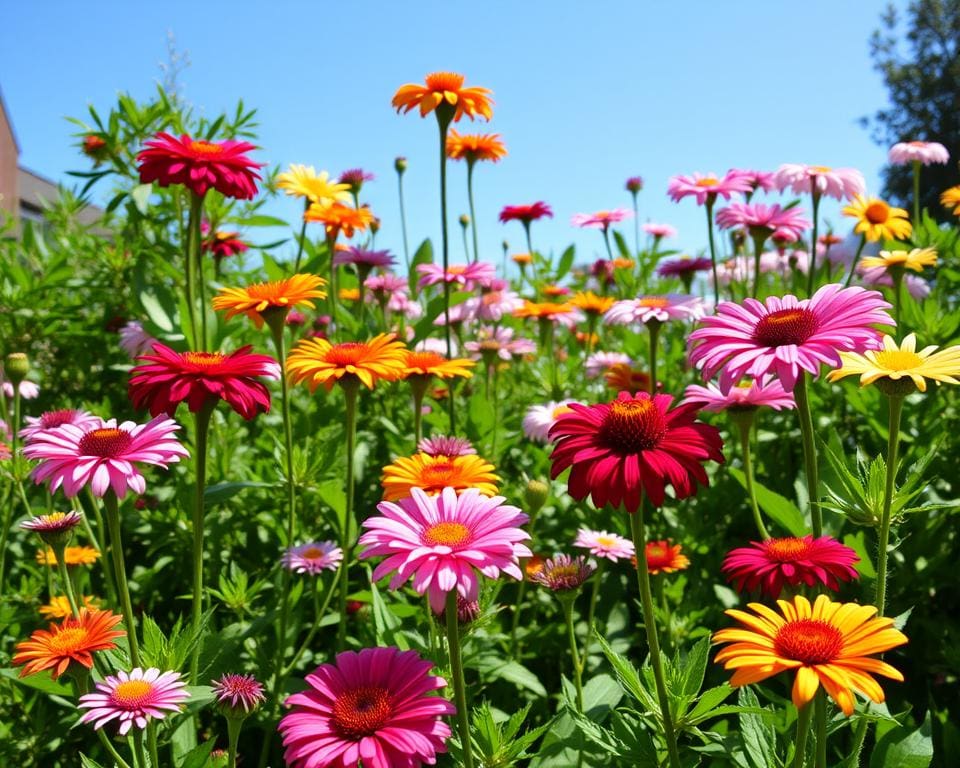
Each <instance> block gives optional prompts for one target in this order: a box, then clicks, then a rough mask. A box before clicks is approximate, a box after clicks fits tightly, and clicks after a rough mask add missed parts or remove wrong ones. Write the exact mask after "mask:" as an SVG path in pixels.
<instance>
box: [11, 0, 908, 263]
mask: <svg viewBox="0 0 960 768" xmlns="http://www.w3.org/2000/svg"><path fill="white" fill-rule="evenodd" d="M897 4H898V5H902V4H903V3H902V2H899V3H897ZM884 5H885V3H884V2H880V0H858V2H840V3H838V2H835V0H809V1H808V2H806V3H780V2H769V0H737V2H723V3H717V2H712V1H711V2H708V1H706V0H701V1H697V2H693V1H688V2H681V1H680V0H678V1H677V2H671V3H653V2H637V1H636V0H632V1H626V0H623V1H620V2H596V3H589V4H588V3H579V2H572V1H569V0H568V1H563V2H560V1H556V2H540V1H532V2H523V3H520V2H509V3H508V2H502V1H501V0H496V1H495V2H483V3H481V2H473V3H452V2H440V1H439V0H432V1H431V2H416V3H414V2H386V1H381V2H368V3H329V2H324V3H320V2H310V3H306V2H272V3H253V2H249V1H247V2H232V3H226V2H207V3H195V2H190V3H187V2H180V1H179V0H177V1H170V2H163V3H135V4H134V3H121V2H100V3H94V4H89V3H83V4H73V3H69V4H68V3H63V4H59V3H15V4H12V5H11V7H9V8H7V12H6V14H5V18H4V23H3V25H2V27H0V89H2V91H3V95H4V98H5V101H6V103H7V108H8V110H9V112H10V116H11V119H12V120H13V123H14V126H15V130H16V133H17V135H18V138H19V140H20V144H21V149H22V156H21V163H22V164H23V165H25V166H27V167H29V168H31V169H33V170H36V171H38V172H40V173H42V174H44V175H47V176H49V177H51V178H53V179H58V180H59V179H64V180H66V179H67V178H68V177H66V176H65V172H66V171H68V170H77V169H82V168H84V167H85V163H84V158H82V157H81V156H80V155H79V154H78V152H77V150H76V148H75V147H73V146H71V144H72V142H73V141H74V140H73V139H71V138H70V134H71V133H72V132H73V126H71V125H69V124H68V123H66V121H65V120H64V119H63V118H64V116H66V115H75V116H83V115H84V113H85V111H86V104H87V103H93V104H94V105H95V106H97V107H98V108H99V109H100V110H102V111H106V110H107V109H108V108H109V106H110V105H111V104H112V103H113V101H114V99H115V96H116V94H117V93H118V92H119V91H129V92H130V93H132V94H133V95H135V96H138V97H146V96H148V95H149V94H150V92H151V90H152V88H153V87H154V85H153V84H154V82H155V81H156V80H157V79H158V78H159V76H160V73H159V68H158V65H159V63H160V62H162V61H164V60H165V59H166V35H167V32H168V31H171V32H172V33H173V34H174V35H175V38H176V45H177V48H178V49H179V50H181V51H185V52H187V53H188V54H189V58H190V61H191V65H190V67H189V68H188V69H186V71H185V72H184V73H183V75H182V82H183V86H184V90H183V92H184V96H185V98H186V99H187V100H188V101H189V102H191V103H192V104H193V105H194V106H195V107H196V108H197V109H199V110H201V111H202V112H203V113H205V114H216V113H218V112H219V111H220V110H221V109H224V108H227V109H230V108H232V107H233V105H235V103H236V100H237V99H238V98H241V97H242V98H243V99H244V100H245V102H246V103H247V104H249V105H250V106H255V107H257V108H258V110H259V121H260V146H261V147H262V150H260V151H259V152H257V153H256V156H257V158H258V159H259V160H261V161H265V162H268V163H271V164H281V165H286V164H288V163H290V162H300V163H306V164H312V165H314V166H316V167H317V168H324V169H329V170H330V171H332V172H334V173H337V172H339V171H341V170H343V169H345V168H350V167H356V166H360V167H363V168H364V169H366V170H368V171H371V172H373V173H375V174H376V176H377V179H376V181H375V182H373V183H371V184H369V185H368V186H367V187H366V188H365V195H364V197H365V199H366V200H368V201H369V202H370V203H371V204H372V206H373V209H374V211H375V212H376V213H377V214H378V215H379V216H380V217H381V218H382V220H383V229H382V231H381V235H380V236H379V237H378V241H377V242H378V246H379V247H390V248H391V249H393V250H394V251H395V252H396V253H397V254H398V255H399V254H401V253H402V244H401V239H400V226H399V218H398V216H399V214H398V205H397V195H396V176H395V174H394V171H393V159H394V157H396V156H397V155H405V156H406V157H407V158H408V159H409V164H410V167H409V171H408V172H407V175H406V177H405V185H406V194H407V210H408V225H409V227H410V232H411V241H412V245H414V244H415V243H416V242H419V240H420V239H422V237H424V236H432V237H434V239H435V240H436V239H437V238H438V236H439V202H438V195H437V191H436V184H437V159H436V152H437V150H436V141H437V137H436V123H435V120H433V119H432V118H431V119H429V120H421V119H420V118H419V117H418V116H417V115H416V114H411V115H407V116H398V115H396V114H395V113H394V111H393V110H392V109H391V107H390V98H391V96H392V94H393V92H394V91H395V89H396V88H397V87H398V86H399V85H401V84H402V83H405V82H411V81H414V82H422V80H423V76H424V75H425V74H426V73H427V72H430V71H434V70H439V69H448V70H453V71H459V72H462V73H464V74H466V76H467V80H468V84H475V85H483V86H486V87H489V88H491V89H492V90H493V92H494V99H495V101H496V104H495V107H494V119H493V120H492V121H491V123H489V125H488V124H484V123H482V122H478V123H475V124H470V123H469V122H468V121H465V122H464V123H462V124H461V125H460V126H459V127H460V128H461V130H464V131H471V132H472V131H474V130H480V131H484V132H487V131H495V132H498V133H500V134H502V136H503V139H504V141H505V142H506V144H507V148H508V150H509V153H510V154H509V156H508V157H507V158H505V159H504V160H503V161H502V162H501V163H500V164H499V165H497V166H492V165H481V166H478V168H477V171H476V174H475V183H476V195H477V207H478V219H479V221H480V229H479V234H480V244H481V253H482V254H483V256H484V257H485V258H486V259H488V260H494V261H499V258H500V253H501V251H500V242H501V241H502V240H503V239H504V238H505V237H506V239H508V240H509V241H510V243H511V246H512V247H511V251H512V252H516V251H520V250H525V249H524V248H523V247H522V230H521V228H520V226H519V225H517V224H512V225H509V226H502V225H500V224H499V223H498V222H497V219H496V216H497V213H498V212H499V210H500V208H501V206H503V205H504V204H512V203H527V202H533V201H535V200H541V199H542V200H545V201H547V202H548V203H550V204H551V205H552V206H553V209H554V212H555V213H556V218H555V219H554V220H552V221H549V222H547V223H546V224H541V225H537V227H536V230H535V235H534V237H535V244H536V245H537V246H538V248H540V249H541V250H549V249H550V248H554V249H556V250H557V251H558V252H559V250H561V249H562V248H563V247H565V245H566V244H568V243H569V242H571V241H573V242H576V243H577V245H578V256H579V260H586V259H587V258H588V257H591V256H593V255H594V254H595V255H597V256H599V255H600V253H601V250H602V241H601V239H600V236H599V235H598V234H597V232H596V231H592V230H589V231H585V232H582V231H578V230H575V229H573V228H572V227H571V226H570V224H569V219H570V216H571V215H572V214H574V213H576V212H579V211H593V210H597V209H601V208H611V207H615V206H624V207H629V205H630V198H629V196H628V194H627V193H626V192H625V191H624V189H623V184H624V181H625V179H626V178H627V177H628V176H632V175H641V176H643V178H644V180H645V183H646V188H645V190H644V191H643V193H642V196H641V216H640V218H641V221H646V220H654V221H661V222H668V223H671V224H673V225H674V226H676V227H677V228H678V229H679V231H680V236H679V238H678V239H677V240H676V241H674V245H675V246H676V247H678V248H681V249H683V250H688V251H694V250H698V249H701V248H703V247H704V246H705V242H706V237H705V225H704V221H703V212H702V210H701V209H698V208H697V207H696V206H695V205H694V203H693V202H692V201H691V200H686V201H684V202H682V203H680V204H674V203H671V202H670V201H669V200H668V198H667V197H666V185H667V180H668V178H669V177H670V176H671V175H673V174H676V173H688V172H692V171H696V170H701V171H707V170H714V171H717V172H723V171H725V170H726V169H727V168H728V167H731V166H738V167H755V168H758V169H774V168H776V166H777V165H779V164H780V163H782V162H806V163H811V164H818V165H820V164H822V165H830V166H854V167H857V168H860V169H861V170H862V171H863V173H864V175H865V176H866V179H867V184H868V188H869V189H870V190H871V191H877V190H878V188H879V178H878V172H879V169H880V167H881V166H882V165H883V162H884V158H885V149H884V148H881V147H877V146H875V145H874V144H873V143H872V142H871V141H870V139H869V137H868V135H867V132H866V131H865V130H863V129H862V128H860V127H859V125H858V124H857V119H858V118H859V117H860V116H863V115H867V114H872V113H873V112H874V111H875V110H876V109H877V108H878V107H879V106H881V105H883V104H884V103H885V100H886V96H885V91H884V89H883V87H882V84H881V82H880V78H879V76H878V74H877V73H875V72H874V71H873V70H872V68H871V62H870V59H869V55H868V44H867V41H868V38H869V35H870V32H871V31H872V30H873V29H874V28H875V27H876V26H877V23H878V17H879V15H880V12H881V10H882V8H883V6H884ZM905 138H909V137H905ZM451 170H452V172H451V174H450V188H451V197H450V201H451V203H450V212H451V216H450V223H451V229H452V232H453V234H454V235H455V236H456V237H457V239H456V240H455V241H454V248H453V250H452V254H453V255H454V256H455V257H457V260H459V257H460V256H461V254H462V249H461V247H460V241H459V227H458V225H457V223H456V216H457V215H459V214H460V213H461V212H465V211H466V210H467V207H466V194H465V172H464V168H463V167H462V166H460V165H454V167H453V168H452V169H451ZM70 183H72V182H70ZM298 210H299V206H298V205H297V204H296V203H294V202H293V201H292V200H283V201H280V202H279V203H277V204H276V206H275V207H274V208H273V209H272V210H271V212H273V213H277V214H278V215H281V216H285V217H287V218H289V219H294V218H295V217H296V215H297V213H298ZM836 210H837V209H836V207H835V206H831V205H825V206H824V213H825V215H826V217H827V218H828V219H831V220H833V221H834V222H836V221H837V220H838V217H837V215H836ZM841 227H842V228H843V231H844V232H845V231H846V224H843V223H841ZM632 231H633V230H632V225H629V224H628V225H626V229H625V234H627V235H628V236H629V239H630V241H631V242H632ZM250 234H252V235H253V239H254V240H256V239H258V238H259V239H261V240H262V241H264V242H265V241H268V240H272V239H275V234H276V233H273V232H270V233H267V232H264V231H262V230H261V231H258V232H253V233H250Z"/></svg>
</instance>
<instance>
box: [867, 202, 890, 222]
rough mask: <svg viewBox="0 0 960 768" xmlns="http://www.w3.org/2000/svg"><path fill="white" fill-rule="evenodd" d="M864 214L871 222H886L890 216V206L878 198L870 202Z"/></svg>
mask: <svg viewBox="0 0 960 768" xmlns="http://www.w3.org/2000/svg"><path fill="white" fill-rule="evenodd" d="M863 215H864V217H865V218H866V220H867V221H869V222H870V223H871V224H884V223H886V221H887V220H888V219H889V218H890V206H889V205H887V204H886V203H884V202H883V201H881V200H878V201H876V202H875V203H870V205H868V206H867V207H866V208H865V209H864V211H863Z"/></svg>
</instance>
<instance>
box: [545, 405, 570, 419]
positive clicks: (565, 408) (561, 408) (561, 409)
mask: <svg viewBox="0 0 960 768" xmlns="http://www.w3.org/2000/svg"><path fill="white" fill-rule="evenodd" d="M572 411H573V408H571V407H570V406H569V405H558V406H557V407H556V408H554V409H553V413H551V414H550V415H551V417H552V418H553V419H554V420H556V419H557V418H559V417H560V416H562V415H563V414H565V413H571V412H572Z"/></svg>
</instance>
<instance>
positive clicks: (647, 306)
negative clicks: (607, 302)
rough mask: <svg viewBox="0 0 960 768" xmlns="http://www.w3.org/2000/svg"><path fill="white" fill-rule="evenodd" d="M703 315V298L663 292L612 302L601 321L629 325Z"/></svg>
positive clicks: (695, 317) (694, 318)
mask: <svg viewBox="0 0 960 768" xmlns="http://www.w3.org/2000/svg"><path fill="white" fill-rule="evenodd" d="M702 315H703V299H701V298H700V297H699V296H681V295H679V294H665V295H663V296H640V297H639V298H636V299H624V300H623V301H617V302H614V305H613V306H612V307H610V309H608V310H607V311H606V313H605V314H604V316H603V322H604V323H606V324H607V325H630V324H631V323H649V322H650V321H651V320H656V321H657V322H660V323H665V322H667V321H668V320H690V319H692V320H696V319H698V318H699V317H701V316H702Z"/></svg>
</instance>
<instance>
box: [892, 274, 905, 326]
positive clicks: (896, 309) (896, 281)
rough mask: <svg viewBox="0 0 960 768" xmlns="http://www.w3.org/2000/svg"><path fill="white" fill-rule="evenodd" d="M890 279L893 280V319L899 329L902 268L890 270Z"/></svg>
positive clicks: (901, 300) (901, 305) (901, 304)
mask: <svg viewBox="0 0 960 768" xmlns="http://www.w3.org/2000/svg"><path fill="white" fill-rule="evenodd" d="M890 279H891V280H893V319H894V321H895V322H896V324H897V327H898V328H899V327H900V310H901V309H902V307H903V267H894V268H893V269H892V270H890Z"/></svg>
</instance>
